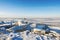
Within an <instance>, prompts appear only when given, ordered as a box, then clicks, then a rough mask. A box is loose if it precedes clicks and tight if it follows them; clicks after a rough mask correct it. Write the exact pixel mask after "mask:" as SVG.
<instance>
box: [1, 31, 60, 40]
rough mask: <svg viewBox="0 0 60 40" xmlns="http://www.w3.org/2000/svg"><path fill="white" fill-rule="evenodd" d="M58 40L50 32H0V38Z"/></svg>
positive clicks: (9, 39)
mask: <svg viewBox="0 0 60 40" xmlns="http://www.w3.org/2000/svg"><path fill="white" fill-rule="evenodd" d="M4 39H6V40H60V39H59V37H58V38H56V37H53V36H52V35H51V34H45V35H39V34H34V33H33V32H29V31H24V32H19V33H10V34H1V35H0V40H4Z"/></svg>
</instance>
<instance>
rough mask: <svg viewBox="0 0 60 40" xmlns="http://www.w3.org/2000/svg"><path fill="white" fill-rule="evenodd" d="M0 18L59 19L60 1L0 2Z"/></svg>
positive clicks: (14, 0) (8, 0)
mask: <svg viewBox="0 0 60 40" xmlns="http://www.w3.org/2000/svg"><path fill="white" fill-rule="evenodd" d="M0 17H60V0H0Z"/></svg>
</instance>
